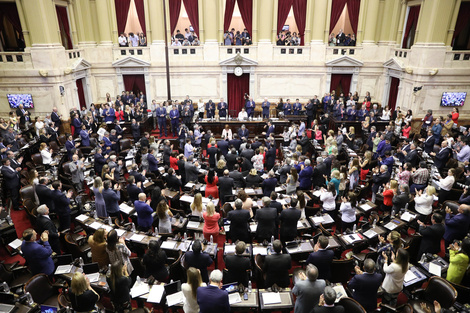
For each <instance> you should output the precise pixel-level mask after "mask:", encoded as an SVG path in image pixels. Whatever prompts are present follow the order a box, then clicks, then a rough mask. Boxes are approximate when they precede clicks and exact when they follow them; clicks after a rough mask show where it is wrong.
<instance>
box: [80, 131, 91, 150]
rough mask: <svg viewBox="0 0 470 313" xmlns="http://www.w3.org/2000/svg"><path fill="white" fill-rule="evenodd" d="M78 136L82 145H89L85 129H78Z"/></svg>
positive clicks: (88, 137)
mask: <svg viewBox="0 0 470 313" xmlns="http://www.w3.org/2000/svg"><path fill="white" fill-rule="evenodd" d="M80 137H81V138H82V146H83V147H89V146H90V136H89V134H88V131H87V130H83V129H82V130H81V131H80Z"/></svg>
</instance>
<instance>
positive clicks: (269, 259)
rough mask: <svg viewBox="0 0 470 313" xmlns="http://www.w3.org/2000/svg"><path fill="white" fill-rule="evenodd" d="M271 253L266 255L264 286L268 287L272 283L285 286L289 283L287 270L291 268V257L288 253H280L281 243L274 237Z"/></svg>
mask: <svg viewBox="0 0 470 313" xmlns="http://www.w3.org/2000/svg"><path fill="white" fill-rule="evenodd" d="M273 250H274V253H273V254H269V255H267V256H266V258H265V260H264V265H263V271H264V272H265V273H266V282H265V287H266V288H270V287H272V286H273V285H274V284H277V285H278V286H279V287H282V288H287V287H289V284H290V279H289V270H290V269H291V268H292V258H291V256H290V254H288V253H286V254H283V253H282V243H281V241H280V240H278V239H276V240H274V242H273Z"/></svg>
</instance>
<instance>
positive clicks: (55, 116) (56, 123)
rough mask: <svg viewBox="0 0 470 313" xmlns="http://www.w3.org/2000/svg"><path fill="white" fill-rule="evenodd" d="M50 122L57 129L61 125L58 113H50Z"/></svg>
mask: <svg viewBox="0 0 470 313" xmlns="http://www.w3.org/2000/svg"><path fill="white" fill-rule="evenodd" d="M51 120H52V121H53V122H54V126H55V127H59V128H60V125H61V124H62V121H61V120H60V116H59V113H55V112H52V113H51Z"/></svg>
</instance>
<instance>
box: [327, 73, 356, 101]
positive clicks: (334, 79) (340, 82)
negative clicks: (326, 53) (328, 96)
mask: <svg viewBox="0 0 470 313" xmlns="http://www.w3.org/2000/svg"><path fill="white" fill-rule="evenodd" d="M351 79H352V74H331V82H330V90H336V89H338V87H339V86H341V90H342V92H343V93H344V94H345V95H347V94H348V93H349V87H350V86H351ZM336 95H337V96H339V93H338V92H337V93H336Z"/></svg>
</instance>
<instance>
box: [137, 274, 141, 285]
mask: <svg viewBox="0 0 470 313" xmlns="http://www.w3.org/2000/svg"><path fill="white" fill-rule="evenodd" d="M136 282H137V284H140V283H141V282H142V280H141V279H140V276H139V275H137V278H136Z"/></svg>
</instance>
